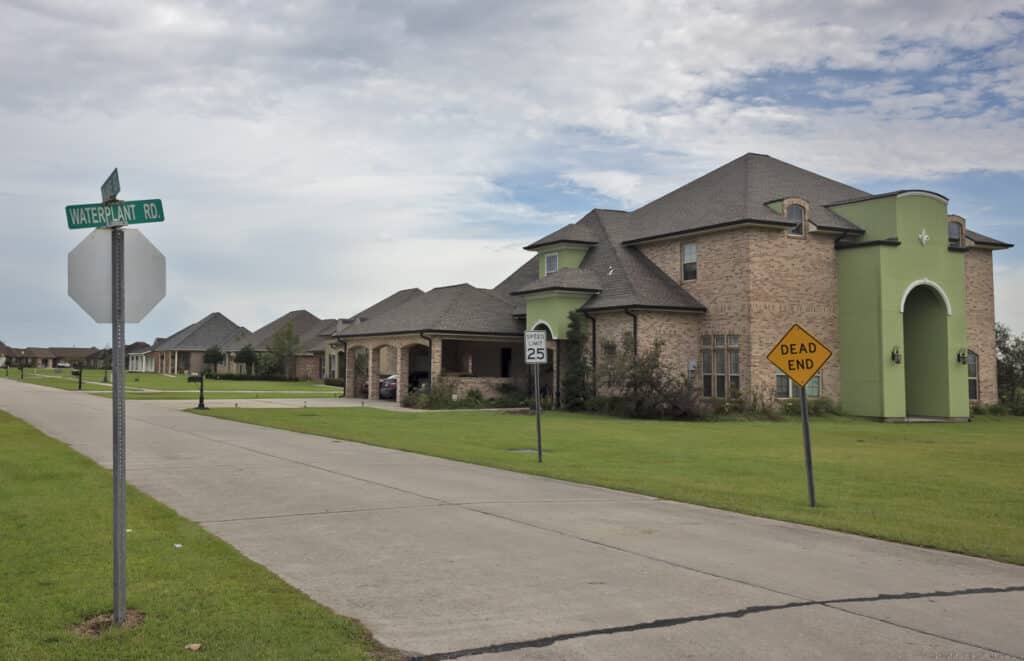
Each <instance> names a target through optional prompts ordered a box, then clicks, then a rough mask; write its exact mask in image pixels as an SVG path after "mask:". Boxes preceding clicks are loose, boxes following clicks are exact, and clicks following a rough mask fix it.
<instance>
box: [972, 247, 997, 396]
mask: <svg viewBox="0 0 1024 661" xmlns="http://www.w3.org/2000/svg"><path fill="white" fill-rule="evenodd" d="M964 271H965V273H964V281H965V285H966V287H965V288H966V291H967V348H968V349H970V350H971V351H973V352H974V353H976V354H978V397H979V401H981V403H983V404H994V403H996V402H997V401H999V391H998V386H997V383H996V333H995V323H996V312H995V298H994V292H993V289H992V251H990V250H980V249H973V250H971V251H969V252H968V253H967V254H966V255H964Z"/></svg>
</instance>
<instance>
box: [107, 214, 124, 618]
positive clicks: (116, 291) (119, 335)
mask: <svg viewBox="0 0 1024 661" xmlns="http://www.w3.org/2000/svg"><path fill="white" fill-rule="evenodd" d="M110 254H111V256H112V259H111V266H110V273H111V283H112V285H113V291H112V292H111V294H112V295H111V299H110V300H111V308H110V318H111V319H113V322H112V323H111V344H112V347H111V352H112V353H111V372H112V376H113V379H114V383H113V400H114V407H113V409H114V410H113V413H114V622H116V623H117V624H121V623H123V622H124V614H125V598H126V590H125V587H126V586H125V581H126V572H125V555H126V553H127V550H126V548H125V537H126V535H125V528H126V527H127V521H126V517H125V484H124V480H125V470H124V461H125V444H124V234H122V233H121V228H120V227H113V228H111V230H110Z"/></svg>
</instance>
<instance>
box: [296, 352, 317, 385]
mask: <svg viewBox="0 0 1024 661" xmlns="http://www.w3.org/2000/svg"><path fill="white" fill-rule="evenodd" d="M320 360H321V358H320V356H316V355H314V356H296V357H295V377H296V378H298V379H300V380H304V381H319V380H320V377H321V375H320Z"/></svg>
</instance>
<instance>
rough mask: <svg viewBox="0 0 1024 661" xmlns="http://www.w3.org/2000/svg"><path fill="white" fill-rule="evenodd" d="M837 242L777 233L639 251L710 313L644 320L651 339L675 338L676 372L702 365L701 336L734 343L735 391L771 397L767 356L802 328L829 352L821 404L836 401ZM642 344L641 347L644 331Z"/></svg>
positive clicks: (727, 234)
mask: <svg viewBox="0 0 1024 661" xmlns="http://www.w3.org/2000/svg"><path fill="white" fill-rule="evenodd" d="M834 240H835V237H834V236H831V235H826V234H817V233H815V232H813V231H812V232H810V233H809V234H808V235H807V236H806V237H804V236H789V235H788V232H786V231H782V230H778V229H762V228H742V229H735V230H727V231H722V232H716V233H709V234H703V235H699V236H695V237H692V238H686V239H682V240H680V239H673V240H668V241H661V242H657V243H650V244H646V245H642V246H640V250H641V251H642V252H643V253H644V255H645V256H646V257H647V258H648V259H650V260H651V261H652V262H654V264H656V265H657V266H658V268H660V269H661V270H662V271H664V272H665V273H666V274H668V276H669V277H671V278H672V279H673V280H675V281H676V282H678V283H680V284H681V285H682V286H683V287H684V288H686V290H687V291H689V292H690V293H692V294H693V295H694V296H695V297H696V298H697V299H698V300H700V301H701V302H702V303H704V305H705V306H706V307H707V309H708V311H707V314H705V315H700V316H698V317H693V316H689V315H676V314H665V313H662V314H660V315H654V314H653V313H647V314H645V315H644V316H645V317H648V318H649V319H650V320H651V321H650V322H649V326H648V329H649V332H650V333H651V334H652V335H654V336H655V337H657V336H659V335H661V336H664V337H671V338H674V339H673V342H674V343H676V345H677V346H679V347H680V348H681V349H682V353H681V354H679V355H678V356H675V357H674V358H675V361H676V362H677V363H679V367H680V368H681V369H685V365H686V364H687V360H688V359H689V356H694V357H696V358H698V359H699V356H700V351H699V350H700V346H699V343H700V336H701V335H730V334H732V335H739V340H740V389H741V390H742V391H744V392H747V393H751V392H753V393H756V394H758V395H760V396H763V397H771V396H773V393H774V387H775V368H774V366H772V365H771V363H769V362H768V361H767V359H766V356H767V355H768V352H769V351H771V349H772V347H773V346H774V345H775V343H776V342H777V341H778V340H779V338H781V337H782V336H783V335H784V334H785V332H786V331H787V330H789V328H790V326H792V325H793V324H794V323H799V324H800V325H802V326H804V327H805V328H806V329H807V330H808V331H810V332H811V333H812V334H814V335H815V336H817V337H818V339H820V340H821V341H822V342H824V343H825V344H826V345H828V346H829V347H830V348H832V349H833V350H834V352H835V353H834V355H833V357H832V359H831V360H830V361H829V363H828V364H827V365H826V366H825V367H824V368H823V369H822V372H821V376H822V379H821V386H822V395H823V396H824V397H828V398H830V399H833V400H835V401H838V400H839V396H840V392H839V362H840V357H839V312H838V309H837V302H838V300H839V275H838V267H837V262H836V251H835V247H834V243H833V242H834ZM685 243H694V244H696V245H697V278H696V279H695V280H687V281H683V280H682V249H683V245H684V244H685ZM640 336H641V337H640V343H641V346H643V345H644V342H645V339H644V332H643V331H641V332H640ZM687 338H688V339H687ZM652 341H653V340H652ZM670 357H671V356H669V355H666V358H667V359H668V358H670ZM698 373H700V368H699V367H698Z"/></svg>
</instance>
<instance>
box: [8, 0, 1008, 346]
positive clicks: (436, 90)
mask: <svg viewBox="0 0 1024 661" xmlns="http://www.w3.org/2000/svg"><path fill="white" fill-rule="evenodd" d="M1015 8H1017V9H1019V2H1002V1H998V0H979V1H977V2H972V3H964V2H961V1H959V0H935V1H927V2H926V1H924V0H920V1H916V2H903V3H897V4H895V5H894V4H892V3H888V2H881V1H868V0H864V1H860V2H852V3H851V2H845V3H823V2H813V1H811V0H806V1H795V2H781V1H772V2H755V1H754V0H749V1H727V2H718V3H713V4H711V3H708V4H704V5H700V4H695V3H687V4H678V3H674V2H623V3H608V4H602V3H595V4H587V5H582V4H580V3H577V2H569V1H568V0H567V1H565V2H557V1H550V0H549V1H544V2H521V3H491V2H477V1H473V2H457V1H454V0H453V1H452V2H446V3H434V2H412V3H391V2H374V3H357V2H349V3H341V2H328V1H326V0H324V1H320V2H317V1H314V0H310V1H308V2H302V3H285V4H279V5H273V6H271V7H269V8H268V7H258V6H254V5H251V4H243V5H238V4H235V3H225V4H217V3H207V2H180V3H174V4H168V3H157V4H152V3H151V4H143V5H139V4H138V3H126V2H120V3H104V4H102V5H95V4H82V3H79V2H70V1H68V2H59V1H56V0H50V1H47V2H33V3H16V4H8V5H5V6H3V7H0V21H2V22H3V24H4V25H5V26H7V28H8V29H7V30H6V31H5V33H4V35H3V36H2V37H0V57H2V58H3V61H4V63H5V64H4V67H2V68H0V90H3V91H2V92H0V144H3V145H4V157H5V158H4V159H3V160H2V162H0V200H2V201H4V202H5V203H6V204H8V218H16V219H17V220H16V221H9V222H8V223H5V229H8V241H7V245H13V246H16V249H14V250H8V251H7V252H5V253H4V256H3V259H0V275H2V276H4V281H5V282H7V283H11V282H17V281H18V280H19V279H22V278H27V279H30V280H38V281H46V282H49V278H50V277H51V276H52V275H53V274H54V273H58V274H59V273H61V272H62V271H61V270H62V268H63V267H62V260H63V255H64V254H65V253H66V251H67V250H68V249H70V247H71V246H72V245H73V244H74V242H75V241H76V240H77V239H78V238H80V237H78V236H77V235H74V236H73V235H72V233H70V232H68V231H67V230H64V229H62V228H61V225H62V221H61V220H60V218H61V207H62V206H63V205H64V204H67V203H71V202H80V201H88V200H90V199H94V198H95V197H96V195H97V194H98V191H97V190H96V189H97V188H98V186H99V183H100V182H101V181H102V179H103V178H104V177H105V176H106V174H107V172H108V171H109V169H110V168H111V167H113V166H115V165H116V166H118V167H119V168H120V171H121V175H122V181H123V183H124V187H125V194H126V196H128V197H135V198H142V197H162V198H163V199H164V200H165V203H166V207H167V214H168V221H167V223H165V226H164V227H160V228H156V227H152V228H147V230H146V231H147V234H149V235H150V236H151V237H153V240H154V242H155V243H157V244H158V245H159V246H160V247H161V248H162V249H163V250H164V251H165V253H166V254H167V255H168V266H169V268H170V269H171V277H170V283H171V287H172V290H171V292H170V294H169V297H168V300H167V301H166V302H165V303H163V304H162V309H164V310H167V312H160V310H161V308H158V312H157V313H154V315H155V316H154V320H153V322H152V323H153V326H150V325H148V324H147V325H146V326H144V328H143V329H141V330H140V332H147V331H148V329H149V328H151V327H152V328H154V332H159V333H162V334H163V333H168V332H171V331H173V330H175V329H176V328H178V327H180V326H181V325H183V324H184V323H187V322H189V321H193V320H194V318H198V317H199V316H202V314H205V312H207V311H209V309H211V308H218V309H221V310H222V311H224V312H226V313H227V312H229V311H231V310H234V313H233V314H229V316H233V318H234V317H235V316H237V317H238V318H237V319H236V321H238V322H240V323H244V324H246V325H253V324H256V323H257V322H259V321H261V320H262V321H265V320H266V319H267V318H269V317H272V316H276V314H279V313H280V312H282V311H284V310H287V309H293V308H295V307H308V308H310V309H311V310H313V311H314V312H316V313H318V314H320V315H323V316H339V315H346V314H351V313H352V312H354V311H356V310H358V309H359V308H360V307H363V306H364V305H365V304H367V303H368V302H372V300H375V299H377V298H379V297H381V296H384V295H386V294H387V293H389V292H390V291H393V290H394V289H397V288H400V287H404V286H410V285H420V286H423V284H442V283H444V282H447V281H462V280H470V281H473V282H474V284H477V283H479V284H493V283H494V282H496V281H497V280H499V279H500V278H501V276H503V275H504V274H505V273H506V272H507V271H508V270H511V268H513V267H514V266H516V265H517V264H518V262H519V261H520V260H521V259H523V258H525V254H523V253H522V252H521V251H518V250H517V249H515V248H510V249H508V248H507V247H508V246H518V245H522V244H524V243H527V242H528V239H529V238H536V237H537V236H541V235H543V234H545V233H547V232H548V231H550V229H551V228H552V227H554V226H557V225H559V224H563V223H565V222H571V221H572V220H575V219H576V217H577V216H574V215H573V213H575V212H569V211H566V210H565V206H566V204H569V202H566V201H564V200H563V201H562V202H560V203H558V204H545V203H543V202H541V201H537V199H536V198H541V197H544V196H545V195H547V196H549V197H551V196H557V193H554V192H552V191H557V189H558V186H551V187H549V188H548V189H546V190H545V191H544V194H543V195H542V194H541V193H540V192H538V194H537V195H532V196H530V195H526V196H522V197H517V196H516V195H515V194H512V193H511V192H510V191H508V190H506V189H504V188H502V186H501V183H500V182H501V181H503V180H504V179H506V178H509V177H513V178H514V177H517V176H528V175H531V174H533V175H536V176H538V177H550V180H551V181H552V182H559V181H568V182H571V183H573V184H574V185H575V186H578V187H583V188H586V189H590V190H594V191H597V192H599V193H601V194H602V195H606V196H608V197H611V198H613V199H616V200H619V201H620V202H621V203H622V205H623V206H625V207H630V206H635V205H639V204H641V203H643V202H645V201H646V200H648V199H651V198H653V197H656V196H657V195H660V194H662V193H664V192H667V191H668V190H669V189H671V188H672V187H674V186H676V185H679V184H681V183H683V182H685V181H686V180H688V179H689V178H691V177H693V176H695V175H698V174H700V173H701V172H703V171H706V170H708V169H710V168H712V167H715V166H717V165H719V164H721V163H722V162H724V161H725V160H728V159H730V158H733V157H735V156H738V155H740V154H742V153H745V152H747V151H759V152H767V153H771V154H773V155H775V156H778V157H780V158H784V159H785V160H789V161H791V162H795V163H798V164H800V165H802V166H804V167H808V168H810V169H817V170H820V171H822V172H825V173H827V174H829V175H831V176H836V177H850V178H868V177H870V178H879V177H885V176H902V177H930V176H938V175H942V174H947V173H955V172H964V171H967V170H970V169H993V170H1002V171H1011V172H1021V171H1024V154H1022V153H1021V151H1020V150H1019V148H1018V147H1017V146H1018V145H1020V144H1024V122H1022V120H1021V118H1020V112H1019V110H1020V107H1021V103H1022V101H1024V95H1022V94H1021V86H1020V82H1019V81H1020V79H1021V75H1020V67H1021V66H1024V62H1022V61H1021V59H1020V55H1019V52H1020V49H1019V39H1020V20H1019V19H1015V18H1011V17H1008V16H1007V15H1006V14H1005V12H1007V11H1011V10H1013V9H1015ZM1014 39H1016V41H1014ZM958 48H961V49H979V48H987V49H989V51H987V52H986V53H985V55H984V57H983V58H982V59H983V60H984V61H983V62H981V63H980V64H979V63H978V62H977V61H975V60H971V58H973V57H981V56H975V55H971V56H969V57H967V60H970V62H967V60H964V59H956V58H958V57H962V53H961V52H960V51H958V50H957V49H958ZM971 63H973V64H971ZM967 64H971V66H967ZM937 65H943V67H944V68H943V70H942V71H941V72H939V73H936V72H933V71H931V67H935V66H937ZM961 65H963V66H961ZM851 67H855V68H860V69H864V70H869V71H871V72H876V73H877V74H878V75H877V76H872V75H859V76H857V77H855V78H853V77H849V76H846V75H844V71H843V69H848V68H851ZM861 73H862V74H863V72H861ZM786 75H794V76H800V75H802V76H807V80H809V81H811V82H809V83H808V86H809V87H808V89H807V90H806V94H805V95H797V97H796V98H793V97H787V96H785V95H782V94H776V91H775V90H771V89H768V90H767V91H759V92H758V93H757V97H758V100H757V101H756V102H755V103H751V102H750V101H740V100H738V99H737V95H738V94H740V93H745V90H746V86H747V84H749V83H751V82H752V81H756V80H758V79H767V80H772V79H773V77H778V76H786ZM929 75H934V76H938V75H941V76H944V77H945V78H944V79H943V80H942V81H941V82H938V78H936V81H931V80H929V79H928V76H929ZM992 95H996V96H997V97H998V98H999V99H1000V100H1001V102H1000V103H997V104H994V105H993V104H992V103H991V100H990V97H991V96H992ZM821 98H826V99H827V100H828V101H829V102H830V103H831V104H832V105H833V107H829V108H827V109H823V108H821V107H819V106H818V104H817V101H819V100H820V99H821ZM985 98H988V99H989V101H988V102H987V105H986V103H983V102H982V100H983V99H985ZM810 100H813V101H814V103H811V102H809V101H810ZM564 188H571V187H564ZM577 192H578V191H577ZM526 199H529V200H530V201H524V200H526ZM571 199H572V200H579V208H578V212H579V213H580V214H582V213H583V212H585V211H587V210H588V209H589V208H590V207H591V206H594V204H593V203H588V202H587V200H586V199H585V197H579V196H577V197H573V198H571ZM573 204H575V202H573ZM552 208H557V209H558V210H557V211H551V210H550V209H552ZM385 237H391V238H390V239H387V238H385ZM496 246H505V247H506V248H502V249H498V248H497V247H496ZM1000 277H1002V276H1000ZM58 282H59V278H58ZM0 287H3V289H2V290H0V293H3V294H5V298H7V299H10V298H12V297H13V298H14V299H15V300H18V299H19V297H21V296H22V295H23V291H24V290H23V289H21V288H18V287H15V286H12V285H10V284H5V285H0ZM62 295H63V294H62V293H61V291H60V288H59V287H56V286H49V288H47V289H45V291H41V292H40V293H37V294H33V296H34V297H36V298H38V297H40V296H41V297H44V298H45V297H56V298H59V297H60V296H62ZM65 315H67V316H65ZM72 315H73V313H72V312H69V311H68V309H67V306H66V301H60V302H57V300H56V299H55V298H46V300H45V301H43V302H41V303H39V304H37V301H36V300H35V299H34V300H33V301H25V302H24V312H23V313H22V314H21V315H20V316H19V318H20V320H19V321H18V325H17V327H16V328H17V329H18V330H17V336H9V331H8V330H7V329H8V328H15V326H14V325H13V324H12V325H8V324H10V323H11V322H9V321H7V320H6V319H5V321H4V322H3V324H0V338H2V339H4V340H5V341H12V342H15V343H28V342H33V343H46V342H53V343H58V342H67V341H69V338H68V333H69V332H73V333H76V334H81V336H83V337H84V336H86V335H87V334H90V333H95V332H96V331H95V329H94V328H93V327H91V326H88V325H86V324H85V322H84V321H83V322H81V323H78V322H72V323H70V324H69V325H67V326H61V325H55V324H53V323H52V320H53V319H56V318H59V319H61V320H64V319H74V318H75V317H74V316H72ZM182 316H184V317H185V318H181V317H182ZM158 322H159V323H160V324H164V325H165V327H161V328H160V329H156V324H157V323H158ZM167 324H171V327H170V328H168V327H166V325H167ZM10 332H14V331H10ZM4 335H8V337H4Z"/></svg>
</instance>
